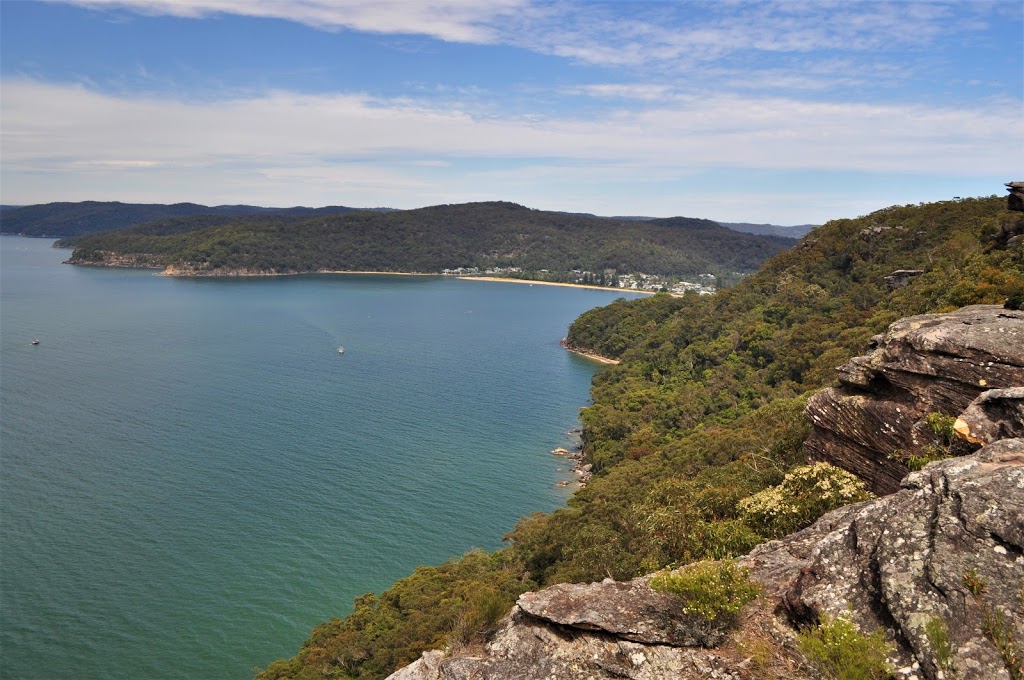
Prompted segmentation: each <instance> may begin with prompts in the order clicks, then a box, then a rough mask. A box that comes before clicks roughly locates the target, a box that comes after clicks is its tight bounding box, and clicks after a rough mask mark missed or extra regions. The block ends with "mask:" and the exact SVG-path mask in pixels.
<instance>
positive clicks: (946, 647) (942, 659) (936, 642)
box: [924, 616, 953, 673]
mask: <svg viewBox="0 0 1024 680" xmlns="http://www.w3.org/2000/svg"><path fill="white" fill-rule="evenodd" d="M924 633H925V635H926V636H927V637H928V644H930V645H931V648H932V653H933V654H935V665H936V666H938V667H939V668H940V669H941V670H942V671H944V672H946V673H949V672H950V671H952V670H953V648H952V646H951V645H950V644H949V633H948V632H947V630H946V624H945V622H944V621H943V620H942V619H940V618H939V617H938V616H933V617H932V618H930V619H928V623H926V624H925V625H924Z"/></svg>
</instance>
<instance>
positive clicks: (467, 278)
mask: <svg viewBox="0 0 1024 680" xmlns="http://www.w3.org/2000/svg"><path fill="white" fill-rule="evenodd" d="M455 278H457V279H459V280H460V281H494V282H496V283H528V284H530V285H531V286H532V285H534V284H536V285H538V286H562V287H565V288H589V289H590V290H603V291H611V292H616V293H637V294H639V295H656V294H657V291H653V290H635V289H632V288H612V287H611V286H588V285H586V284H582V283H562V282H560V281H534V280H532V279H506V278H502V277H500V276H456V277H455Z"/></svg>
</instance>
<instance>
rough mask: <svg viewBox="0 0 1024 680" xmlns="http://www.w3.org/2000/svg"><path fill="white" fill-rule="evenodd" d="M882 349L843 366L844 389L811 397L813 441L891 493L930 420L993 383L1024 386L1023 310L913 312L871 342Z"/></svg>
mask: <svg viewBox="0 0 1024 680" xmlns="http://www.w3.org/2000/svg"><path fill="white" fill-rule="evenodd" d="M873 345H875V349H874V351H873V352H871V353H870V354H868V355H865V356H861V357H856V358H854V359H852V360H851V361H850V362H848V363H847V364H845V365H844V366H841V367H839V368H838V371H839V383H840V384H839V386H838V387H836V388H831V389H827V390H823V391H822V392H819V393H818V394H816V395H814V397H812V398H811V400H810V401H809V402H808V406H807V411H806V414H807V417H808V418H809V419H810V421H811V423H812V425H813V426H814V429H813V431H812V434H811V436H810V438H809V439H808V440H807V443H806V444H805V451H806V453H807V456H808V458H809V459H811V460H823V461H826V462H829V463H832V464H833V465H836V466H838V467H841V468H844V469H846V470H849V471H850V472H853V473H854V474H856V475H858V476H859V477H861V478H862V479H864V480H865V481H866V482H867V483H868V486H869V488H871V490H872V491H874V492H875V493H878V494H886V493H892V492H893V491H895V490H896V489H898V488H899V481H900V479H901V478H902V477H903V476H904V475H905V474H907V472H909V470H908V468H907V467H906V465H905V464H904V463H903V461H905V460H907V459H908V458H910V457H911V456H917V455H923V449H924V448H925V447H926V446H928V445H930V444H931V443H932V442H931V441H929V438H928V437H927V436H925V435H926V434H927V433H926V431H925V428H924V427H923V426H922V423H923V419H924V418H925V417H926V416H927V415H928V414H930V413H940V414H944V415H947V416H950V417H956V416H958V415H960V413H961V412H963V411H964V409H966V408H967V407H968V406H969V405H970V404H971V402H973V401H974V400H975V399H976V398H977V397H978V396H979V395H981V394H982V393H983V392H986V391H988V390H990V389H993V388H1010V387H1017V386H1021V385H1024V312H1020V311H1010V310H1006V309H1004V308H1002V307H999V306H996V305H974V306H971V307H964V308H963V309H960V310H957V311H955V312H950V313H947V314H924V315H920V316H912V317H908V318H905V319H902V320H900V321H897V322H896V323H894V324H892V326H890V327H889V329H888V331H887V332H886V333H885V334H884V335H882V336H876V338H875V339H874V340H873Z"/></svg>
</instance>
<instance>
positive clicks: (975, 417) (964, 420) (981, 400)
mask: <svg viewBox="0 0 1024 680" xmlns="http://www.w3.org/2000/svg"><path fill="white" fill-rule="evenodd" d="M954 428H955V429H956V432H957V434H959V435H960V436H961V437H963V438H964V439H966V440H968V441H970V442H973V443H976V444H991V443H992V442H995V441H999V440H1000V439H1010V438H1012V437H1024V387H1011V388H1009V389H1005V390H989V391H988V392H982V393H981V396H979V397H978V398H977V399H975V400H974V401H972V402H971V405H970V406H968V407H967V409H966V410H965V411H964V412H963V413H961V414H960V417H959V418H957V419H956V423H955V424H954Z"/></svg>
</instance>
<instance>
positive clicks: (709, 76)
mask: <svg viewBox="0 0 1024 680" xmlns="http://www.w3.org/2000/svg"><path fill="white" fill-rule="evenodd" d="M1022 36H1024V3H1022V2H1020V1H1019V0H1002V1H1000V2H987V1H986V0H957V1H950V2H939V1H935V2H931V1H928V2H925V1H914V0H899V1H895V2H883V1H881V0H837V1H835V2H833V1H830V0H778V1H775V2H772V1H768V0H763V1H758V2H750V1H746V0H671V1H670V0H661V1H658V2H648V1H644V0H637V1H628V0H618V1H616V2H601V1H597V0H582V1H581V0H119V1H118V0H62V1H58V0H52V1H29V0H0V202H2V203H4V204H9V205H10V204H13V205H25V204H32V203H47V202H51V201H80V200H119V201H124V202H151V203H174V202H183V201H191V202H195V203H202V204H206V205H224V204H237V203H245V204H254V205H264V206H282V207H283V206H293V205H306V206H323V205H346V206H353V207H380V206H383V207H391V208H417V207H422V206H427V205H438V204H443V203H464V202H470V201H490V200H506V201H513V202H516V203H520V204H523V205H526V206H529V207H531V208H538V209H543V210H564V211H572V212H589V213H595V214H600V215H648V216H656V217H668V216H674V215H683V216H687V217H705V218H710V219H715V220H720V221H728V222H756V223H766V222H768V223H774V224H818V223H822V222H824V221H827V220H829V219H834V218H843V217H856V216H859V215H863V214H866V213H868V212H871V211H873V210H877V209H879V208H883V207H886V206H889V205H894V204H909V203H918V202H927V201H935V200H948V199H951V198H953V197H956V196H962V197H968V196H988V195H992V194H999V195H1004V194H1005V189H1004V187H1003V183H1004V182H1008V181H1011V180H1021V179H1024V39H1022Z"/></svg>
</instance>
